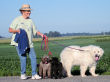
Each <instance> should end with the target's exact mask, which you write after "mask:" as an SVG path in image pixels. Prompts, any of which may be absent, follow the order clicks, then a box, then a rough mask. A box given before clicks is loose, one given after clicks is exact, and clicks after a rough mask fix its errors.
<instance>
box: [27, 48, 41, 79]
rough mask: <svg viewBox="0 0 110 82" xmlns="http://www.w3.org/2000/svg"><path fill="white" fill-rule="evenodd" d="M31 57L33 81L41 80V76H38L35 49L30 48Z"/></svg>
mask: <svg viewBox="0 0 110 82" xmlns="http://www.w3.org/2000/svg"><path fill="white" fill-rule="evenodd" d="M29 57H30V59H31V67H32V79H41V77H40V76H39V75H37V72H36V68H37V60H36V54H35V51H34V48H30V52H29Z"/></svg>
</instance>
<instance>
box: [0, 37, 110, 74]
mask: <svg viewBox="0 0 110 82" xmlns="http://www.w3.org/2000/svg"><path fill="white" fill-rule="evenodd" d="M33 41H34V48H35V51H36V54H37V63H39V62H40V61H41V57H42V56H44V55H45V54H47V53H48V51H42V50H41V39H39V38H38V39H33ZM54 42H57V43H58V44H56V43H54ZM9 44H10V39H2V40H0V76H15V75H20V62H19V57H18V55H17V52H16V49H15V47H14V46H10V45H9ZM60 44H62V45H64V46H65V47H66V46H69V45H79V46H87V45H97V46H100V47H101V48H103V49H104V55H103V57H102V58H101V60H100V61H99V62H98V65H97V70H96V72H97V73H99V74H102V75H104V74H105V75H110V36H91V37H90V36H81V37H80V36H76V37H74V36H71V37H58V38H49V44H48V46H49V50H50V51H51V52H52V56H56V57H58V58H59V54H60V52H61V50H62V49H63V48H64V47H63V46H61V45H60ZM59 60H60V58H59ZM72 73H73V74H79V67H75V69H73V70H72ZM27 75H31V64H30V59H29V56H28V55H27Z"/></svg>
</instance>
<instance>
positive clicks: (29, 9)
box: [20, 7, 31, 10]
mask: <svg viewBox="0 0 110 82" xmlns="http://www.w3.org/2000/svg"><path fill="white" fill-rule="evenodd" d="M25 9H29V10H31V9H30V8H29V7H24V8H21V9H20V10H25Z"/></svg>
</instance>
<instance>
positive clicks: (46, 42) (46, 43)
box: [41, 35, 48, 50]
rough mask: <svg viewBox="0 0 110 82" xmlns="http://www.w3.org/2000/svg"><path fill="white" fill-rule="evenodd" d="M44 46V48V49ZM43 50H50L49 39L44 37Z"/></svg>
mask: <svg viewBox="0 0 110 82" xmlns="http://www.w3.org/2000/svg"><path fill="white" fill-rule="evenodd" d="M43 45H44V47H42V46H43ZM41 49H42V50H48V37H47V36H46V35H43V39H42V43H41Z"/></svg>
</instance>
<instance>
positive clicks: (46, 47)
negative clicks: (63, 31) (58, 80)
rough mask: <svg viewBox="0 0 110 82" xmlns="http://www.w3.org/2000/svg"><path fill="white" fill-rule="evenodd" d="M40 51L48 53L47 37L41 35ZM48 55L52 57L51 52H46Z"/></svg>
mask: <svg viewBox="0 0 110 82" xmlns="http://www.w3.org/2000/svg"><path fill="white" fill-rule="evenodd" d="M41 49H42V50H44V51H47V50H48V51H49V48H48V37H47V36H45V35H43V39H42V43H41ZM49 55H52V53H51V51H49V52H48V56H49Z"/></svg>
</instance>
